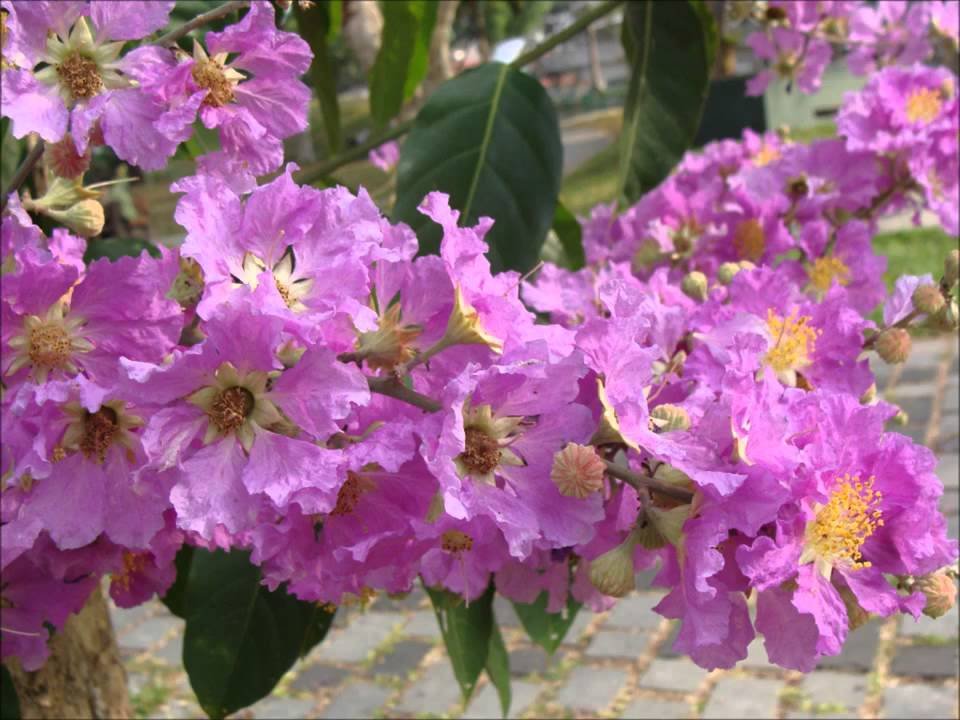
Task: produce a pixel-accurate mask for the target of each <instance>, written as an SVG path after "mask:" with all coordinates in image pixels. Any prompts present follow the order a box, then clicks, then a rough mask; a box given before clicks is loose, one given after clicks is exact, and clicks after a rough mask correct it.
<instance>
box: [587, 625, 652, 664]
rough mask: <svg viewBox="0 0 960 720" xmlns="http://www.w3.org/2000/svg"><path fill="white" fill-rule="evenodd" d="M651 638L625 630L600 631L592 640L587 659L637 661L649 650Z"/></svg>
mask: <svg viewBox="0 0 960 720" xmlns="http://www.w3.org/2000/svg"><path fill="white" fill-rule="evenodd" d="M649 643H650V636H649V635H647V634H642V635H641V634H637V633H629V632H624V631H623V630H600V631H598V632H597V634H596V635H594V636H593V638H592V639H591V640H590V645H589V646H588V647H587V657H595V658H617V659H623V660H631V661H633V660H636V659H637V658H638V657H640V655H641V654H643V652H644V651H645V650H646V649H647V645H649Z"/></svg>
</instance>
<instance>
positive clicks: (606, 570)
mask: <svg viewBox="0 0 960 720" xmlns="http://www.w3.org/2000/svg"><path fill="white" fill-rule="evenodd" d="M639 542H640V538H639V533H638V531H637V530H636V529H634V530H631V531H630V534H629V535H627V538H626V540H624V541H623V542H622V543H620V544H619V545H617V546H616V547H615V548H613V549H612V550H607V552H605V553H604V554H603V555H601V556H600V557H598V558H597V559H596V560H593V561H592V562H591V563H590V582H591V583H592V584H593V586H594V587H595V588H596V589H597V590H599V591H600V592H601V593H603V594H604V595H610V596H612V597H623V596H624V595H626V594H627V593H629V592H630V591H631V590H633V589H634V587H636V580H635V578H634V574H633V550H634V548H635V547H636V546H637V543H639Z"/></svg>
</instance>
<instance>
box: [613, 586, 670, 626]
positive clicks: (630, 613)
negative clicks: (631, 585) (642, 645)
mask: <svg viewBox="0 0 960 720" xmlns="http://www.w3.org/2000/svg"><path fill="white" fill-rule="evenodd" d="M662 599H663V595H662V594H653V593H633V594H632V595H628V596H627V597H625V598H623V600H621V601H620V602H618V603H617V604H616V606H615V607H614V608H613V610H611V611H610V617H608V618H607V621H606V622H605V623H604V626H605V627H618V628H624V629H627V630H655V629H657V628H658V627H660V623H661V622H663V617H662V616H661V615H657V614H656V613H655V612H653V607H654V605H656V604H657V603H659V602H660V601H661V600H662Z"/></svg>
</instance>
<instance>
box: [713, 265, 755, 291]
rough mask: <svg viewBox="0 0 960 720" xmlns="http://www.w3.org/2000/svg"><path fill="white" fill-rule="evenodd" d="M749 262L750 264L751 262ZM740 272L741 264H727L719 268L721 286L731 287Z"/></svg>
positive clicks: (718, 275)
mask: <svg viewBox="0 0 960 720" xmlns="http://www.w3.org/2000/svg"><path fill="white" fill-rule="evenodd" d="M747 262H749V260H748V261H747ZM740 270H741V268H740V264H739V263H735V262H725V263H723V264H722V265H721V266H720V267H719V268H717V281H718V282H719V283H720V284H721V285H729V284H730V283H732V282H733V278H734V276H735V275H736V274H737V273H738V272H740Z"/></svg>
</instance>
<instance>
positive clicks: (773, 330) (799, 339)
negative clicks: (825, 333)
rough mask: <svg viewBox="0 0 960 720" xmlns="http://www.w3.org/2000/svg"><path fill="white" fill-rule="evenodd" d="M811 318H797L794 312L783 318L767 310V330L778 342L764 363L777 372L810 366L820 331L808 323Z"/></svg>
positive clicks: (768, 352)
mask: <svg viewBox="0 0 960 720" xmlns="http://www.w3.org/2000/svg"><path fill="white" fill-rule="evenodd" d="M808 322H810V317H809V316H807V315H804V316H802V317H799V318H798V317H797V311H796V310H794V311H793V312H792V313H790V315H788V316H787V317H785V318H783V317H780V316H779V315H777V314H776V313H775V312H774V311H773V310H767V328H768V329H769V330H770V334H771V335H773V337H774V338H776V341H775V342H774V344H773V347H771V348H770V349H769V350H768V351H767V354H766V356H765V357H764V362H766V364H767V365H769V366H770V367H772V368H773V369H774V370H775V371H776V372H784V371H786V370H796V369H798V368H802V367H805V366H806V365H809V364H810V356H811V355H812V354H813V351H814V348H815V346H816V340H817V335H818V334H819V332H820V331H819V330H817V329H816V328H812V327H810V326H809V325H807V323H808Z"/></svg>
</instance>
